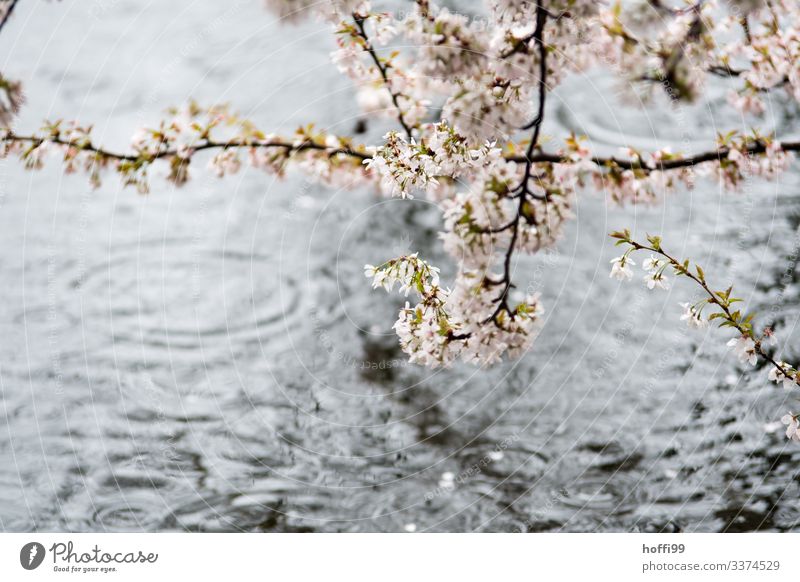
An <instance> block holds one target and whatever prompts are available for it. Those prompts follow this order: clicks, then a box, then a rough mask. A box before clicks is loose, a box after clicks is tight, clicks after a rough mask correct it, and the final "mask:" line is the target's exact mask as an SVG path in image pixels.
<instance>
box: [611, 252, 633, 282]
mask: <svg viewBox="0 0 800 582" xmlns="http://www.w3.org/2000/svg"><path fill="white" fill-rule="evenodd" d="M635 264H636V263H634V262H633V260H631V259H630V258H628V256H627V255H622V256H621V257H615V258H613V259H611V275H610V277H613V278H614V279H617V280H619V281H629V280H631V279H632V278H633V271H632V270H631V268H630V266H631V265H635Z"/></svg>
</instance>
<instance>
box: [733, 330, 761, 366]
mask: <svg viewBox="0 0 800 582" xmlns="http://www.w3.org/2000/svg"><path fill="white" fill-rule="evenodd" d="M727 345H728V347H729V348H731V349H732V350H733V351H734V353H735V354H736V357H737V358H739V361H740V362H742V363H743V364H750V365H751V366H755V365H756V360H757V358H756V344H755V342H754V341H753V339H752V338H750V337H749V336H744V335H743V336H740V337H736V338H733V339H732V340H730V341H729V342H728V344H727Z"/></svg>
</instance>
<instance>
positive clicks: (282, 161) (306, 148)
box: [0, 103, 372, 193]
mask: <svg viewBox="0 0 800 582" xmlns="http://www.w3.org/2000/svg"><path fill="white" fill-rule="evenodd" d="M169 115H170V117H169V118H168V119H166V120H164V121H162V122H161V123H160V124H159V125H158V126H157V127H155V128H148V129H142V130H140V131H138V132H137V133H136V134H135V135H134V136H133V138H132V143H131V146H132V150H133V153H130V154H118V153H115V152H111V151H108V150H105V149H103V148H100V147H97V146H95V145H94V143H93V142H92V139H91V130H92V128H91V127H83V126H81V125H79V124H77V123H76V122H64V121H56V122H53V123H47V124H45V126H44V127H43V129H42V131H41V132H40V133H39V134H35V135H32V136H20V135H17V134H15V133H14V132H12V131H11V130H4V131H3V132H2V133H0V143H2V149H0V155H1V156H2V157H6V156H9V155H14V156H17V157H19V158H20V159H21V160H22V161H23V163H24V164H25V167H26V168H28V169H33V170H36V169H40V168H41V167H42V166H43V163H44V160H45V158H46V157H47V156H49V155H56V156H60V157H61V159H62V161H63V163H64V168H65V171H66V172H67V173H73V172H76V171H83V172H86V173H87V174H88V176H89V179H90V181H91V183H92V185H93V186H95V187H99V186H100V185H101V174H102V172H103V170H106V169H113V170H114V171H115V172H116V173H118V174H119V175H120V177H121V178H122V180H123V182H124V183H125V184H126V185H130V186H134V187H136V188H137V189H138V190H139V192H141V193H146V192H148V190H149V171H150V169H151V167H152V166H153V165H154V164H155V163H156V162H157V161H163V162H164V163H165V165H166V169H167V175H166V178H167V179H168V180H169V181H171V182H173V183H174V184H176V185H178V186H180V185H182V184H184V183H186V182H187V181H188V180H189V179H190V167H191V164H192V162H193V161H194V159H195V157H196V156H197V155H198V154H200V153H202V152H205V151H209V152H213V155H212V156H211V157H210V158H209V161H208V165H209V167H210V169H211V170H212V171H213V172H214V173H215V174H216V175H218V176H220V177H222V176H225V175H229V174H233V173H236V172H238V171H239V170H240V169H241V167H242V165H243V162H242V157H241V156H242V154H243V153H244V154H245V155H246V159H247V160H248V161H249V163H250V165H251V166H252V167H254V168H257V169H260V170H263V171H266V172H268V173H270V174H277V175H279V176H280V175H283V174H284V173H285V171H286V169H287V168H288V167H291V166H294V167H297V168H299V169H301V170H304V171H305V172H306V173H308V174H309V175H311V176H314V177H316V178H317V179H318V180H319V181H321V182H324V183H330V184H334V185H348V186H352V185H354V184H358V183H364V182H368V181H371V180H372V176H371V174H370V172H369V170H368V169H367V168H366V167H364V166H363V165H362V163H361V162H362V161H363V160H364V159H365V158H366V157H367V154H366V151H365V150H364V148H363V147H356V146H353V145H352V143H351V140H349V139H347V138H340V137H337V136H334V135H330V134H326V133H324V132H319V131H316V130H315V129H314V127H313V126H306V127H300V128H298V129H297V131H296V132H295V134H294V135H293V136H291V137H290V138H283V137H280V136H277V135H273V134H265V133H263V132H262V131H260V130H258V129H257V128H256V127H255V126H254V125H253V124H252V122H250V121H249V120H245V119H241V118H239V117H238V116H237V115H235V114H233V113H231V112H230V111H229V110H228V109H227V108H226V107H211V108H202V107H200V106H198V105H197V104H196V103H190V104H188V105H187V106H186V107H183V108H180V109H172V110H170V111H169Z"/></svg>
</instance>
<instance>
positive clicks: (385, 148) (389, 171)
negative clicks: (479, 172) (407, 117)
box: [364, 123, 500, 198]
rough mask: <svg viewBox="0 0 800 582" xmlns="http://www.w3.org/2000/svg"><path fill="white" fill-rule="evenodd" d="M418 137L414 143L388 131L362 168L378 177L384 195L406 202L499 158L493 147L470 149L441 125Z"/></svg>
mask: <svg viewBox="0 0 800 582" xmlns="http://www.w3.org/2000/svg"><path fill="white" fill-rule="evenodd" d="M421 133H422V137H420V139H419V141H417V139H415V138H413V137H412V138H411V139H410V140H409V139H406V137H405V136H403V135H401V134H400V133H398V132H396V131H391V132H389V133H387V134H386V135H385V136H384V139H385V140H386V141H385V143H384V144H383V145H382V146H380V147H377V148H373V149H372V150H371V151H370V153H371V157H370V159H368V160H365V161H364V164H365V165H366V167H367V168H369V169H370V170H371V171H373V172H375V173H377V174H378V175H379V176H380V177H381V181H380V185H381V189H382V190H383V192H384V193H386V194H388V195H392V196H400V197H402V198H410V197H413V196H412V194H411V192H413V191H414V190H423V191H424V190H426V189H431V190H437V189H438V187H439V185H440V182H439V179H440V178H447V179H454V178H458V177H460V176H462V175H464V174H467V173H468V172H470V171H471V170H472V169H474V168H479V167H480V166H482V165H484V164H485V163H486V160H487V159H497V158H499V154H500V150H499V149H497V148H496V147H495V146H494V144H493V143H486V144H484V145H482V146H478V147H474V148H473V147H471V146H470V144H469V143H468V142H467V140H466V138H464V137H463V136H461V135H459V134H458V133H456V132H455V131H454V130H453V129H452V128H451V127H449V126H448V125H447V124H445V123H437V124H429V125H427V126H425V127H423V128H422V131H421Z"/></svg>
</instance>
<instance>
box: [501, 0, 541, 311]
mask: <svg viewBox="0 0 800 582" xmlns="http://www.w3.org/2000/svg"><path fill="white" fill-rule="evenodd" d="M547 16H548V12H547V10H546V9H545V8H544V6H542V4H541V3H539V4H537V5H536V29H535V30H534V33H533V40H534V42H535V44H536V47H537V48H538V50H539V110H538V111H537V113H536V117H535V118H534V120H533V121H532V122H531V123H530V124H529V125H528V126H526V129H529V128H531V127H532V128H533V136H532V137H531V141H530V143H529V144H528V148H527V150H526V151H525V170H524V172H523V174H522V180H521V182H520V184H519V186H517V188H516V189H515V191H516V192H518V195H519V207H518V208H517V214H516V216H515V217H514V219H513V220H512V221H511V223H510V224H509V225H508V226H507V227H506V228H511V229H512V230H511V241H510V242H509V243H508V249H507V250H506V256H505V259H504V261H503V278H502V280H501V282H500V284H501V285H502V289H501V291H500V294H499V295H498V296H497V298H496V299H495V301H496V302H497V309H495V311H494V313H493V314H492V315H491V317H489V318H488V319H487V321H494V323H495V324H496V325H498V326H499V325H500V322H499V321H498V320H497V318H498V316H499V315H500V313H501V312H503V311H505V312H506V313H508V315H509V317H511V318H512V319H513V318H514V312H513V311H512V309H511V306H510V305H509V304H508V292H509V291H510V290H511V287H512V286H513V284H512V282H511V257H512V256H513V255H514V247H515V246H516V244H517V239H518V238H519V230H520V221H521V220H522V214H523V212H524V210H525V203H526V202H527V201H528V196H529V195H530V194H531V190H530V178H531V170H532V169H533V163H534V161H533V152H534V151H536V148H537V146H538V144H539V134H540V133H541V130H542V122H543V121H544V108H545V101H546V97H547V47H546V46H545V43H544V27H545V24H546V23H547Z"/></svg>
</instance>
